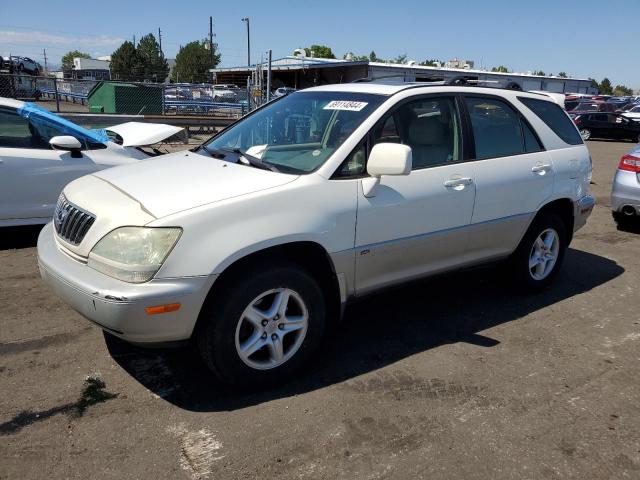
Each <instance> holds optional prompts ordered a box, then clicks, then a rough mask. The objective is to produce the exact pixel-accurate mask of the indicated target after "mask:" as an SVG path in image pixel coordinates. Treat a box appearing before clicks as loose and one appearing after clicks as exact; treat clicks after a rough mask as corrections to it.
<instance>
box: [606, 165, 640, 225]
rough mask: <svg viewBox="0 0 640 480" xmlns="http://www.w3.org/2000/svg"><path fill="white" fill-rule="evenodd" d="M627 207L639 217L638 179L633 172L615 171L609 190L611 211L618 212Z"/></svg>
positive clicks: (639, 184) (639, 188) (639, 182)
mask: <svg viewBox="0 0 640 480" xmlns="http://www.w3.org/2000/svg"><path fill="white" fill-rule="evenodd" d="M627 205H629V206H631V207H634V208H635V209H636V214H638V215H640V178H639V176H638V174H637V173H635V172H627V171H625V170H617V171H616V174H615V176H614V177H613V188H612V190H611V210H613V211H614V212H619V211H621V210H622V208H623V207H625V206H627Z"/></svg>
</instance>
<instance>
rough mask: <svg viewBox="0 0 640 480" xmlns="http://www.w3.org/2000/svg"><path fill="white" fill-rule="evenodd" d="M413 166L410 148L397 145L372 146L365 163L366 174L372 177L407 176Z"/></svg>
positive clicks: (382, 144) (380, 144)
mask: <svg viewBox="0 0 640 480" xmlns="http://www.w3.org/2000/svg"><path fill="white" fill-rule="evenodd" d="M412 164H413V156H412V154H411V147H409V146H408V145H401V144H399V143H378V144H377V145H374V147H373V148H372V149H371V153H370V154H369V161H368V162H367V173H368V174H369V175H371V176H372V177H380V176H382V175H409V174H410V173H411V167H412Z"/></svg>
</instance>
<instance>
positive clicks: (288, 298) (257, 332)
mask: <svg viewBox="0 0 640 480" xmlns="http://www.w3.org/2000/svg"><path fill="white" fill-rule="evenodd" d="M308 325H309V312H308V310H307V307H306V305H305V303H304V301H303V300H302V297H301V296H300V295H299V294H298V293H296V292H295V291H293V290H291V289H288V288H276V289H272V290H269V291H266V292H263V293H261V294H260V295H258V296H257V297H255V298H254V299H253V300H252V301H251V302H250V303H249V305H248V306H247V307H246V308H245V310H244V311H243V312H242V315H241V316H240V319H239V320H238V324H237V327H236V334H235V344H236V351H237V352H238V356H239V357H240V359H241V360H242V361H243V362H244V363H245V364H246V365H248V366H249V367H251V368H255V369H257V370H268V369H272V368H275V367H278V366H280V365H282V364H283V363H285V362H286V361H288V360H289V359H290V358H291V357H293V356H294V355H295V354H296V352H297V351H298V350H299V349H300V347H301V346H302V343H303V342H304V339H305V336H306V333H307V328H308Z"/></svg>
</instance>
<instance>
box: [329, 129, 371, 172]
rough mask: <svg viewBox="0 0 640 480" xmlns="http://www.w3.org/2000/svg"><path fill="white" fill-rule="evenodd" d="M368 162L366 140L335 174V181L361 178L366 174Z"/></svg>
mask: <svg viewBox="0 0 640 480" xmlns="http://www.w3.org/2000/svg"><path fill="white" fill-rule="evenodd" d="M366 160H367V142H366V139H365V140H363V141H362V142H360V144H359V145H358V146H357V147H356V148H355V149H354V150H353V152H351V154H350V155H349V156H348V157H347V158H346V159H345V160H344V162H342V165H340V167H339V168H338V170H336V172H335V173H334V174H333V177H332V178H334V179H338V178H354V177H360V176H362V175H363V174H364V173H365V169H366V163H367V162H366Z"/></svg>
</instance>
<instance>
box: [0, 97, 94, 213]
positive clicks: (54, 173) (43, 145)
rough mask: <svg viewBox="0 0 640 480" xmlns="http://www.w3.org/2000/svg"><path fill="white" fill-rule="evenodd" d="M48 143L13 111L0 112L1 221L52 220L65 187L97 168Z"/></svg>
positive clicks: (86, 160)
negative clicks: (55, 148) (54, 148)
mask: <svg viewBox="0 0 640 480" xmlns="http://www.w3.org/2000/svg"><path fill="white" fill-rule="evenodd" d="M48 131H49V133H50V135H51V136H55V135H56V134H57V133H56V132H55V131H52V130H51V128H49V130H48ZM59 133H60V134H61V135H63V134H64V132H59ZM50 135H49V134H48V135H47V136H50ZM49 139H50V138H44V137H42V135H40V132H39V131H38V129H36V128H34V127H33V126H32V125H30V124H29V120H28V119H26V118H24V117H22V116H20V115H18V114H17V113H16V111H15V110H13V109H8V108H2V109H0V221H2V220H12V221H15V220H17V221H20V220H28V221H34V220H35V221H41V220H42V221H45V220H46V219H48V218H51V216H52V215H53V210H54V208H55V204H56V201H57V200H58V196H59V195H60V192H62V189H63V188H64V186H65V185H66V184H67V183H69V182H70V181H72V180H74V179H76V178H78V177H81V176H83V175H86V174H89V173H92V172H94V171H96V170H97V169H98V168H99V167H98V166H97V165H96V164H95V163H94V162H93V161H91V160H90V159H89V158H88V157H87V156H86V154H83V155H82V158H73V157H72V154H71V153H70V152H64V151H59V150H53V149H52V148H51V146H50V145H49V144H48V141H49Z"/></svg>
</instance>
